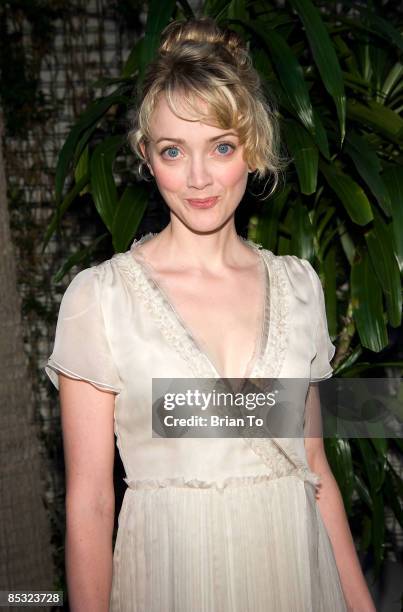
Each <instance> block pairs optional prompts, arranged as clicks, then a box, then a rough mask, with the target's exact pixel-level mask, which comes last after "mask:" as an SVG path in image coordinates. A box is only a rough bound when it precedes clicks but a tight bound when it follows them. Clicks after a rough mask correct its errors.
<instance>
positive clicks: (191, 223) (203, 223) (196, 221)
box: [171, 208, 235, 234]
mask: <svg viewBox="0 0 403 612" xmlns="http://www.w3.org/2000/svg"><path fill="white" fill-rule="evenodd" d="M213 210H214V209H213V208H212V209H210V210H204V211H200V212H199V211H195V213H193V211H191V214H189V213H188V214H186V215H183V214H178V213H176V212H174V211H171V212H172V214H174V215H175V216H176V217H177V218H178V219H179V221H181V223H183V225H185V226H186V227H187V228H188V229H189V230H191V231H192V232H194V233H195V234H212V233H214V232H217V231H218V230H220V229H221V228H223V227H224V225H226V223H228V222H229V220H230V219H231V218H232V217H233V215H234V212H235V211H233V212H231V213H229V214H228V215H222V214H219V215H217V214H214V215H213V214H211V213H212V212H213ZM201 213H203V215H205V216H204V218H203V216H202V214H201Z"/></svg>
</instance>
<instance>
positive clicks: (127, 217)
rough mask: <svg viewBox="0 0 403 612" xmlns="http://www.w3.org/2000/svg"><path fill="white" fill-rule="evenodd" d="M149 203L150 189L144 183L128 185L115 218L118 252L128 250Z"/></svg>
mask: <svg viewBox="0 0 403 612" xmlns="http://www.w3.org/2000/svg"><path fill="white" fill-rule="evenodd" d="M147 204H148V190H146V188H145V187H144V186H142V185H136V187H134V186H130V187H126V189H125V190H124V192H123V195H122V197H121V198H120V201H119V204H118V206H117V209H116V213H115V216H114V219H113V227H112V239H113V247H114V249H115V252H116V253H122V252H124V251H126V249H127V247H128V245H129V243H130V241H131V240H132V239H133V238H134V236H135V235H136V232H137V230H138V228H139V225H140V222H141V220H142V218H143V215H144V212H145V210H146V208H147Z"/></svg>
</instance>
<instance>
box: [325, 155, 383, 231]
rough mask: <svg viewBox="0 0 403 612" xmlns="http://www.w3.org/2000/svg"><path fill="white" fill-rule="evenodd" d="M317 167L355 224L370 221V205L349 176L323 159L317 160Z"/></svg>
mask: <svg viewBox="0 0 403 612" xmlns="http://www.w3.org/2000/svg"><path fill="white" fill-rule="evenodd" d="M319 168H320V170H321V172H322V174H323V176H324V177H325V179H326V181H327V183H328V185H329V187H330V188H331V189H332V190H333V191H334V193H335V194H336V195H337V197H338V198H339V200H340V202H341V203H342V204H343V206H344V208H345V209H346V211H347V213H348V215H349V217H350V218H351V220H352V221H354V223H357V225H366V224H367V223H369V222H370V221H372V219H373V213H372V209H371V205H370V203H369V201H368V198H367V196H366V195H365V193H364V191H363V190H362V189H361V187H360V186H359V185H358V184H357V183H356V182H355V181H353V179H352V178H351V177H350V176H348V175H347V174H344V173H343V172H341V171H340V170H337V169H335V168H334V167H332V166H330V165H329V164H326V163H325V162H323V161H321V162H319Z"/></svg>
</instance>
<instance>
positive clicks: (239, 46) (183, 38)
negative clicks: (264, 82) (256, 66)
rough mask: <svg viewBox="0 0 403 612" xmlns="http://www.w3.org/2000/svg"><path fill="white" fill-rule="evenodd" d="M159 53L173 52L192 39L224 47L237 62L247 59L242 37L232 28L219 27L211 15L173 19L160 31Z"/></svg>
mask: <svg viewBox="0 0 403 612" xmlns="http://www.w3.org/2000/svg"><path fill="white" fill-rule="evenodd" d="M161 36H162V40H161V44H160V47H159V52H160V53H173V52H175V51H177V50H178V49H179V48H180V47H181V45H182V44H184V43H186V42H189V41H194V42H196V43H209V44H213V45H214V44H215V45H219V46H221V47H223V48H225V49H226V50H227V51H228V52H229V53H230V54H231V55H232V56H235V57H236V59H237V61H238V62H241V64H242V63H244V61H247V49H246V46H245V43H244V41H243V40H242V38H241V37H240V36H239V35H238V34H237V33H236V32H234V31H233V30H229V29H222V28H220V27H219V26H218V25H217V24H216V22H215V21H214V19H212V18H211V17H201V18H199V19H189V20H188V21H173V22H171V23H170V24H168V25H167V27H166V28H165V29H164V30H163V32H162V35H161Z"/></svg>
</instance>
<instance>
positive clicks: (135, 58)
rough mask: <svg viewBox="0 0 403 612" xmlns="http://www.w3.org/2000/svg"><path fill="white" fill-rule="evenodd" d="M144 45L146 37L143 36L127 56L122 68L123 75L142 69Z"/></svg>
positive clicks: (129, 74) (127, 75)
mask: <svg viewBox="0 0 403 612" xmlns="http://www.w3.org/2000/svg"><path fill="white" fill-rule="evenodd" d="M144 46H145V38H144V36H142V37H141V38H140V39H139V40H138V41H137V42H136V44H135V45H134V47H133V48H132V50H131V51H130V53H129V57H128V58H127V60H126V63H125V65H124V66H123V70H122V76H123V77H129V76H131V75H132V74H134V73H135V72H136V71H137V70H139V69H140V66H141V58H142V56H143V54H144Z"/></svg>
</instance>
